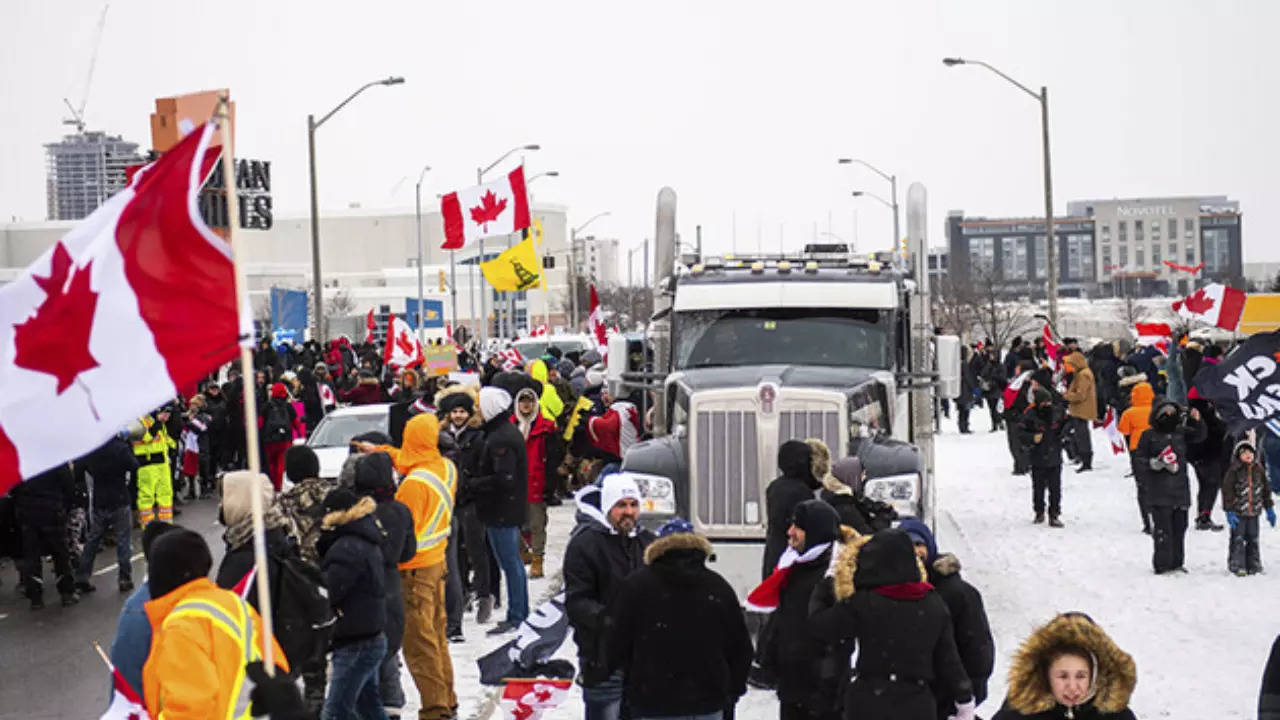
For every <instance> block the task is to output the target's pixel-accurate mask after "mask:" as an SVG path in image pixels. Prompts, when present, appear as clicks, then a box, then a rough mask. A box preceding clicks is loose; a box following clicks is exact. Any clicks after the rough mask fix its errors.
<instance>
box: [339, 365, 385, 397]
mask: <svg viewBox="0 0 1280 720" xmlns="http://www.w3.org/2000/svg"><path fill="white" fill-rule="evenodd" d="M351 372H352V374H353V375H354V376H355V381H356V382H355V385H354V386H353V387H350V388H347V389H346V390H339V391H338V399H339V400H341V401H342V402H344V403H349V404H351V405H377V404H378V403H380V402H383V393H382V385H381V384H380V383H379V382H378V376H377V375H376V374H374V372H373V371H372V370H367V369H361V370H356V369H355V368H352V369H351Z"/></svg>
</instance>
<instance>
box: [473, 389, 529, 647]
mask: <svg viewBox="0 0 1280 720" xmlns="http://www.w3.org/2000/svg"><path fill="white" fill-rule="evenodd" d="M511 411H512V410H511V395H510V394H508V393H507V392H506V391H505V390H501V389H499V388H496V387H487V388H484V389H482V390H481V391H480V415H481V417H483V418H484V428H483V429H484V450H483V451H482V452H481V454H480V469H479V472H478V474H477V475H476V476H475V477H473V478H471V480H470V482H469V483H468V485H469V492H470V494H472V495H473V496H474V497H475V503H476V516H477V517H478V518H479V519H480V522H482V523H484V526H485V532H486V534H487V535H488V538H489V545H490V546H491V547H492V548H493V552H494V554H495V555H496V556H497V559H498V565H499V566H500V567H501V568H502V574H503V576H504V577H505V578H506V581H507V618H506V620H504V621H502V622H500V623H498V624H497V625H496V626H494V628H493V629H492V630H490V631H489V634H490V635H500V634H502V633H507V632H513V631H515V630H516V628H518V627H520V623H522V622H524V619H525V618H527V617H528V616H529V586H528V580H527V578H526V576H525V570H524V562H523V561H521V559H520V528H521V526H522V525H524V522H525V519H526V518H527V516H528V511H529V479H528V476H529V460H528V457H527V456H526V454H525V444H524V436H523V435H521V434H520V429H519V428H518V427H516V426H515V425H513V424H512V423H511Z"/></svg>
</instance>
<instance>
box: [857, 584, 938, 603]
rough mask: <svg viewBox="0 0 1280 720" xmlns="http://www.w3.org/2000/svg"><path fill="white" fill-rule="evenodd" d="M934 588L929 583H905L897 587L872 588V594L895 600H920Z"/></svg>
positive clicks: (882, 586)
mask: <svg viewBox="0 0 1280 720" xmlns="http://www.w3.org/2000/svg"><path fill="white" fill-rule="evenodd" d="M932 589H933V586H932V585H930V584H929V583H927V582H919V581H916V582H904V583H898V584H896V585H881V586H880V587H878V588H871V592H873V593H876V594H877V595H883V596H885V597H887V598H891V599H893V600H919V599H921V598H923V597H924V596H925V595H927V594H928V593H929V591H930V590H932Z"/></svg>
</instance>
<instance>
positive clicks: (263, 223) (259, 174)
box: [200, 159, 273, 230]
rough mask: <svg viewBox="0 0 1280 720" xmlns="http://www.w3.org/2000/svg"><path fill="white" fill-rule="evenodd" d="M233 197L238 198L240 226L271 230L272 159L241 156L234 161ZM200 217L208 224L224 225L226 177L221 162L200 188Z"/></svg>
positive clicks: (225, 224) (225, 223)
mask: <svg viewBox="0 0 1280 720" xmlns="http://www.w3.org/2000/svg"><path fill="white" fill-rule="evenodd" d="M236 197H237V199H238V200H239V215H240V227H241V228H243V229H246V230H270V229H271V225H272V223H273V218H272V212H271V162H270V161H268V160H248V159H240V160H237V161H236ZM200 216H201V217H203V218H204V221H205V222H206V223H208V224H209V226H210V227H227V194H226V178H225V177H224V176H223V173H222V163H218V164H217V165H215V166H214V170H213V174H212V175H210V177H209V181H208V182H206V183H205V184H204V187H203V188H201V191H200Z"/></svg>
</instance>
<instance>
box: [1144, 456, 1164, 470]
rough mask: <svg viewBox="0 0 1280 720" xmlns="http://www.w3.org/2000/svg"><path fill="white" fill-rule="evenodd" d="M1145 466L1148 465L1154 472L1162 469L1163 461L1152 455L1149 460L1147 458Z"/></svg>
mask: <svg viewBox="0 0 1280 720" xmlns="http://www.w3.org/2000/svg"><path fill="white" fill-rule="evenodd" d="M1147 466H1148V467H1150V468H1151V469H1152V470H1153V471H1155V472H1160V471H1161V470H1163V469H1164V463H1163V462H1161V461H1160V458H1158V457H1153V458H1151V459H1150V460H1148V461H1147Z"/></svg>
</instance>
